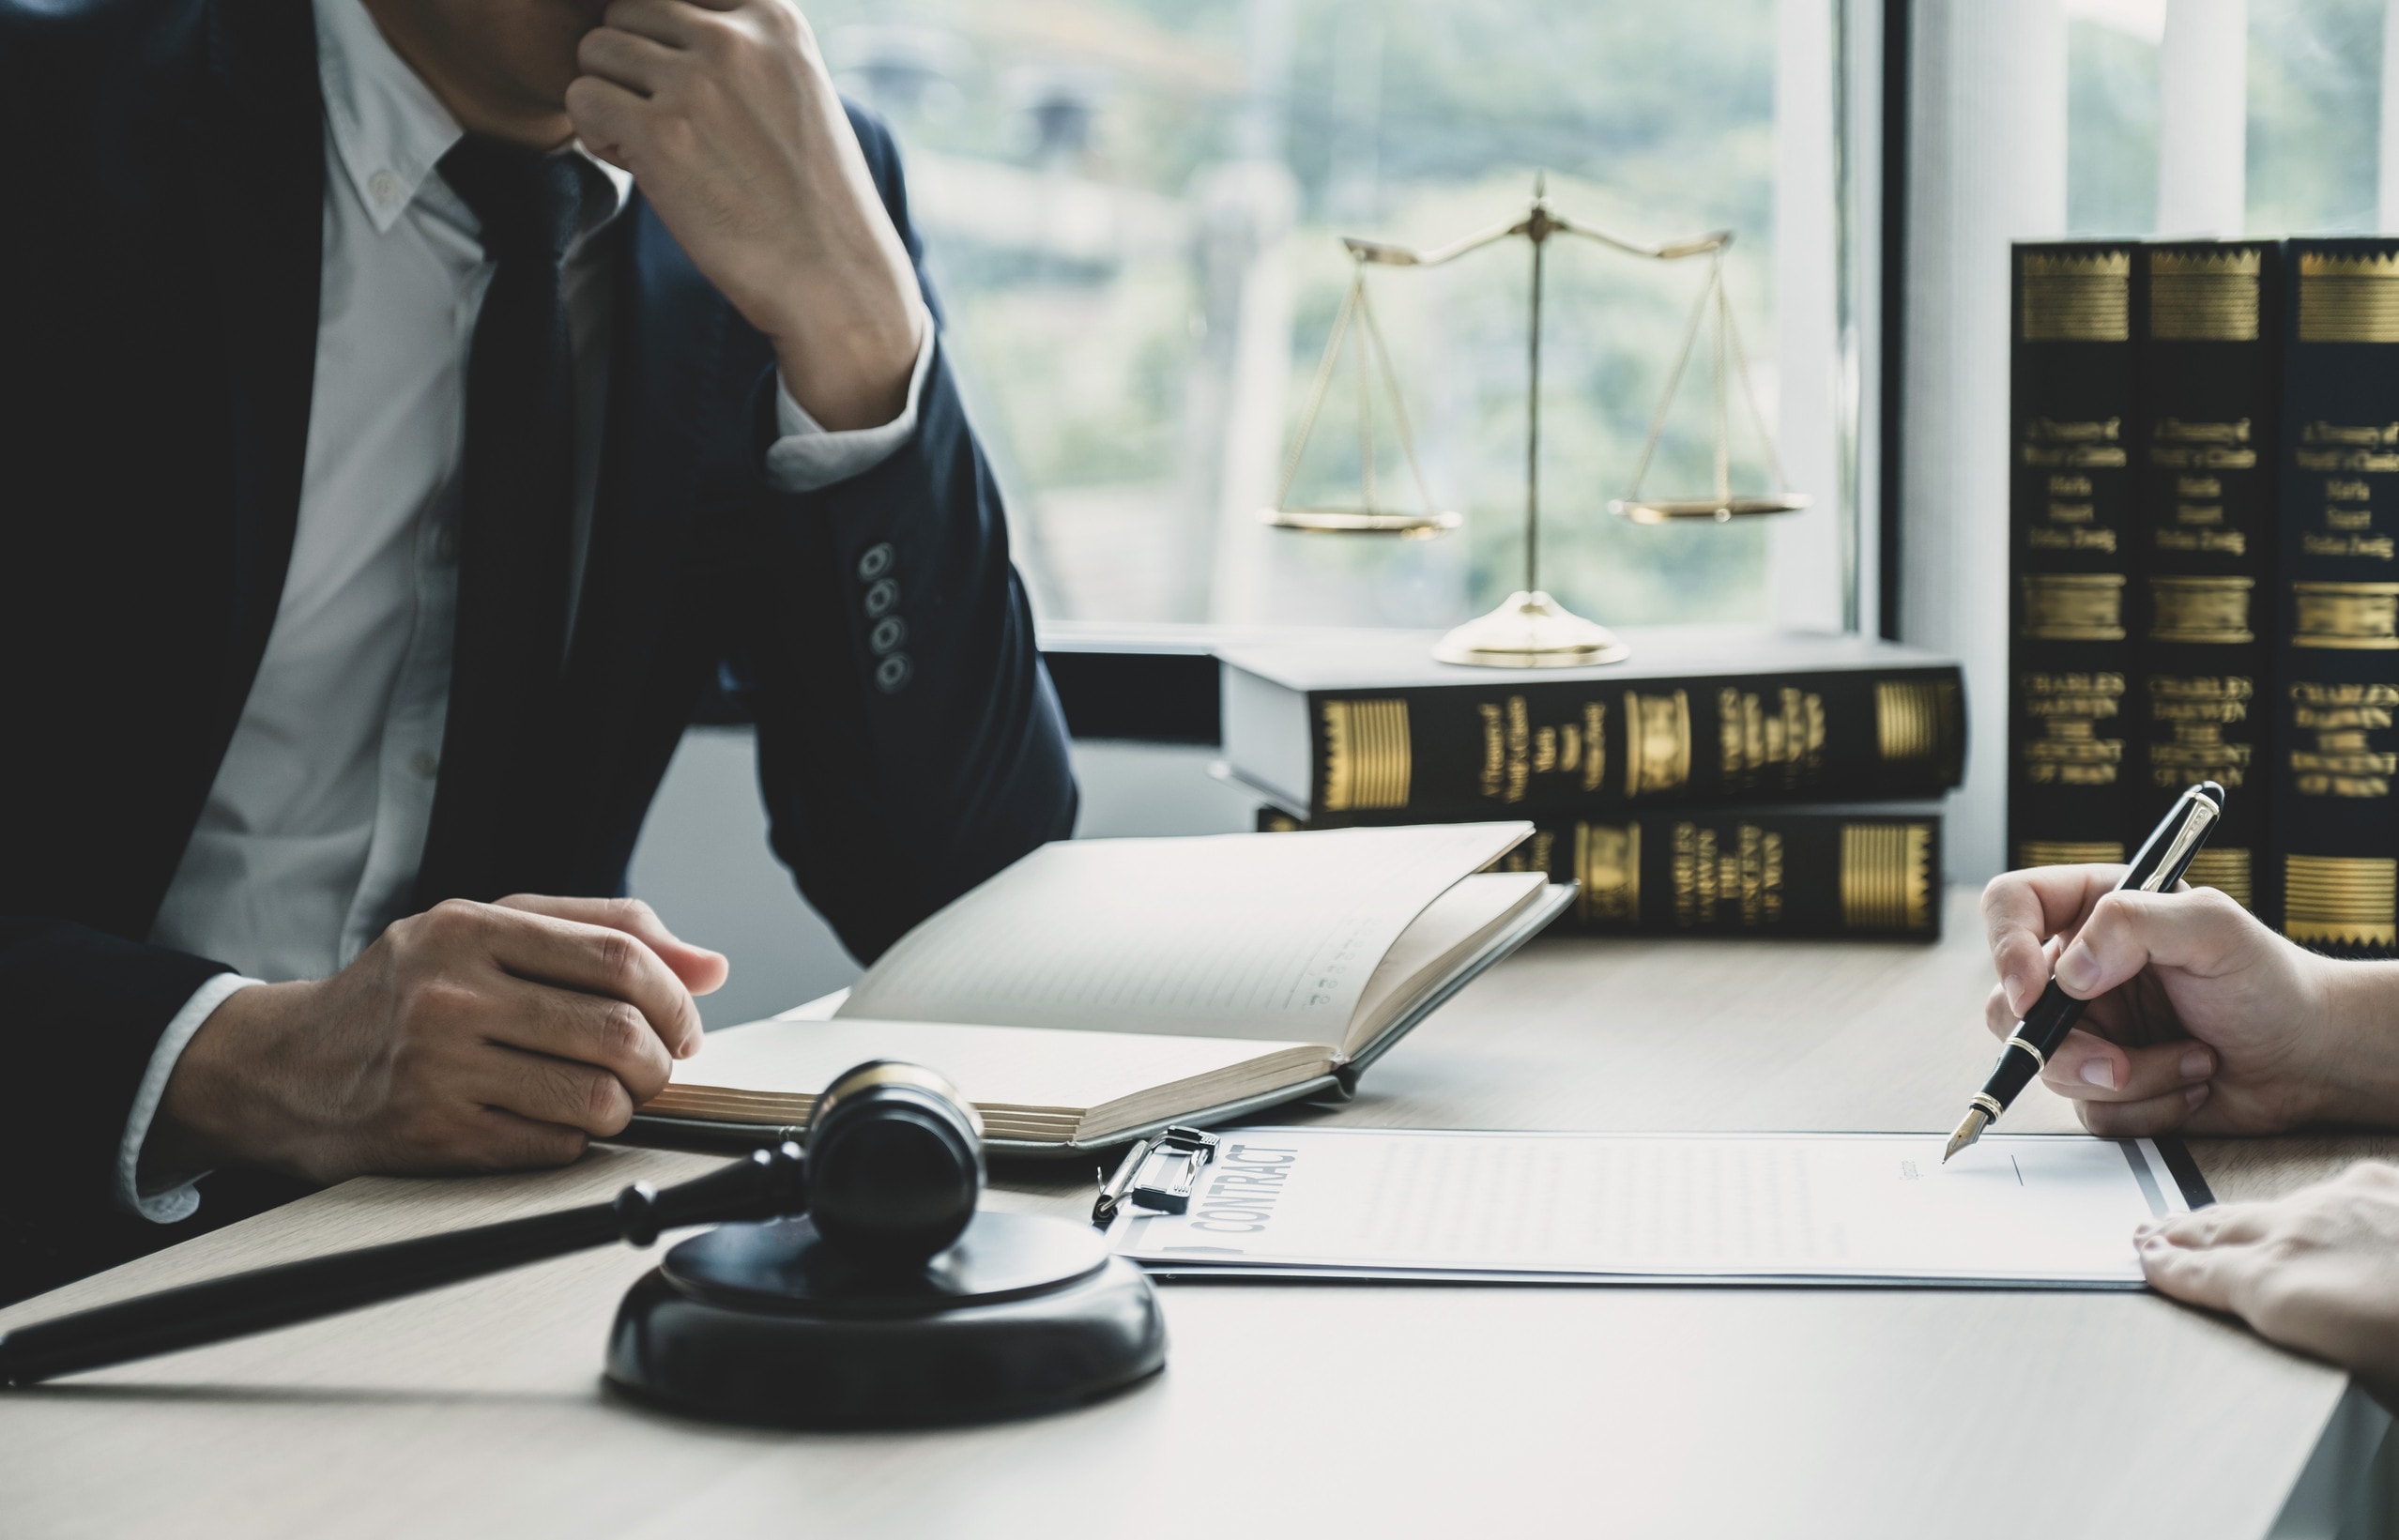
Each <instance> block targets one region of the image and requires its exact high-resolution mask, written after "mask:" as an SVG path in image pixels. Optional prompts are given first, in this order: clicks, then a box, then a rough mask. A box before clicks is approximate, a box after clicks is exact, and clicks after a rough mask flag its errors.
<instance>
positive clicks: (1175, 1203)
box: [1092, 1125, 1218, 1229]
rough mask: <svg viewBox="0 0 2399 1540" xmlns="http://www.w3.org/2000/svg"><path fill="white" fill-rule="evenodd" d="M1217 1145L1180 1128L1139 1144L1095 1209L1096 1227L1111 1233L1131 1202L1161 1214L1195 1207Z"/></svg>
mask: <svg viewBox="0 0 2399 1540" xmlns="http://www.w3.org/2000/svg"><path fill="white" fill-rule="evenodd" d="M1217 1142H1218V1141H1217V1138H1216V1136H1215V1135H1214V1134H1211V1133H1209V1132H1208V1131H1207V1130H1206V1129H1204V1128H1184V1127H1181V1126H1179V1125H1178V1126H1176V1127H1173V1128H1169V1129H1168V1130H1167V1131H1166V1132H1165V1133H1163V1134H1160V1135H1158V1136H1156V1137H1154V1138H1148V1139H1143V1140H1142V1141H1140V1142H1139V1143H1138V1144H1136V1145H1135V1146H1134V1147H1133V1148H1132V1149H1130V1150H1127V1151H1125V1152H1124V1159H1123V1162H1122V1163H1120V1164H1119V1165H1118V1166H1117V1167H1116V1174H1115V1175H1114V1176H1112V1177H1110V1178H1108V1184H1107V1185H1106V1186H1104V1187H1102V1188H1101V1189H1100V1195H1099V1201H1098V1202H1096V1203H1093V1205H1092V1223H1093V1225H1095V1226H1097V1227H1099V1228H1101V1229H1106V1228H1108V1226H1109V1225H1111V1224H1113V1223H1114V1222H1115V1220H1116V1212H1117V1210H1118V1209H1120V1208H1122V1207H1123V1205H1124V1204H1125V1203H1127V1202H1130V1203H1132V1204H1133V1205H1134V1206H1135V1207H1136V1208H1142V1209H1149V1210H1152V1211H1154V1212H1158V1213H1181V1212H1184V1211H1185V1210H1186V1209H1188V1208H1190V1207H1191V1195H1192V1193H1193V1192H1194V1191H1195V1190H1197V1189H1198V1187H1199V1171H1200V1168H1201V1167H1202V1166H1206V1165H1207V1164H1208V1163H1209V1162H1210V1161H1212V1160H1214V1159H1215V1156H1216V1145H1217Z"/></svg>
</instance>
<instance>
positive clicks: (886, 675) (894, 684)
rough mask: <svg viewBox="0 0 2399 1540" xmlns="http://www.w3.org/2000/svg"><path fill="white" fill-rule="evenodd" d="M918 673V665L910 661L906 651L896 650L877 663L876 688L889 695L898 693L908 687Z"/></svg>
mask: <svg viewBox="0 0 2399 1540" xmlns="http://www.w3.org/2000/svg"><path fill="white" fill-rule="evenodd" d="M915 673H916V665H915V664H914V663H909V661H908V654H907V653H905V652H894V653H893V654H892V655H891V656H890V657H888V658H886V659H884V660H883V661H882V662H881V663H877V664H876V665H875V688H876V689H878V690H880V691H881V692H882V693H883V694H887V695H896V694H899V693H900V692H901V691H903V690H905V689H907V688H908V681H909V678H910V677H911V676H913V675H914V674H915Z"/></svg>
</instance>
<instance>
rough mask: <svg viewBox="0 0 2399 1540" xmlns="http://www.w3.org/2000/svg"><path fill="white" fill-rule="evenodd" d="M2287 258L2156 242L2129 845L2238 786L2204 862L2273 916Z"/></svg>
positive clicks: (2261, 250)
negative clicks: (2274, 685) (2278, 467)
mask: <svg viewBox="0 0 2399 1540" xmlns="http://www.w3.org/2000/svg"><path fill="white" fill-rule="evenodd" d="M2279 257H2280V252H2279V251H2278V250H2277V249H2276V247H2275V246H2274V245H2272V244H2271V243H2269V242H2261V241H2239V242H2227V243H2221V244H2220V243H2216V242H2182V243H2176V244H2172V245H2153V246H2147V247H2143V248H2142V249H2141V252H2140V263H2141V266H2142V267H2143V269H2144V271H2145V274H2146V277H2147V284H2146V288H2147V295H2146V302H2145V303H2143V304H2142V305H2141V306H2140V308H2139V310H2138V311H2137V312H2136V313H2135V314H2134V317H2133V332H2134V335H2135V336H2136V338H2137V339H2138V343H2137V346H2138V349H2139V356H2140V374H2141V388H2140V393H2139V403H2138V406H2139V413H2138V416H2137V418H2136V419H2135V429H2134V432H2133V433H2132V435H2130V438H2131V449H2132V480H2133V508H2132V529H2133V541H2132V543H2133V547H2134V563H2133V564H2134V565H2135V567H2136V568H2137V569H2139V571H2140V572H2141V575H2142V581H2141V588H2142V591H2141V593H2140V595H2139V602H2138V603H2137V605H2136V606H2135V613H2136V615H2137V617H2138V620H2137V634H2136V637H2135V640H2134V643H2133V660H2134V663H2135V666H2136V671H2135V673H2134V676H2133V679H2134V684H2133V689H2132V700H2131V703H2130V705H2131V710H2130V712H2129V713H2128V714H2129V715H2130V716H2131V717H2132V723H2133V733H2132V736H2133V739H2134V752H2133V754H2132V759H2133V767H2132V778H2131V781H2132V805H2131V809H2130V816H2129V818H2128V821H2127V823H2126V826H2125V830H2126V838H2128V839H2132V840H2137V839H2139V838H2140V837H2141V836H2142V833H2143V831H2147V830H2148V829H2150V828H2152V827H2154V826H2155V825H2156V823H2157V821H2158V819H2159V818H2161V817H2162V816H2164V815H2165V811H2166V809H2167V807H2169V806H2170V805H2172V803H2173V801H2174V800H2175V799H2176V798H2177V797H2178V796H2180V795H2181V793H2182V790H2183V788H2184V787H2186V786H2190V785H2196V784H2197V783H2199V782H2201V781H2214V782H2217V783H2219V784H2220V785H2223V787H2224V790H2225V791H2226V793H2227V794H2228V795H2227V798H2226V800H2225V803H2224V817H2223V824H2222V825H2221V826H2220V827H2219V828H2218V829H2217V830H2216V832H2215V835H2214V837H2213V838H2212V839H2210V840H2209V841H2208V847H2207V848H2206V849H2205V850H2203V851H2201V852H2200V853H2199V855H2198V856H2197V858H2196V859H2194V860H2193V861H2192V863H2191V873H2190V880H2191V883H2192V885H2193V886H2194V887H2213V888H2220V889H2222V890H2223V891H2224V892H2227V893H2229V894H2231V895H2232V896H2233V897H2234V898H2236V899H2239V901H2240V902H2241V903H2242V904H2243V905H2245V906H2247V907H2249V908H2250V909H2251V910H2252V911H2253V912H2254V913H2257V914H2259V915H2262V916H2265V917H2267V918H2268V919H2269V922H2270V921H2271V920H2272V919H2273V917H2274V916H2275V915H2276V914H2277V912H2278V910H2277V905H2276V889H2277V887H2278V886H2279V885H2278V883H2276V881H2275V880H2274V878H2275V876H2276V874H2275V873H2274V872H2273V871H2272V869H2271V866H2272V863H2271V862H2270V861H2268V860H2267V845H2266V831H2267V823H2268V802H2269V797H2268V795H2267V781H2268V777H2267V774H2266V771H2267V770H2268V768H2269V765H2270V764H2271V763H2272V761H2271V759H2270V757H2269V750H2268V748H2267V747H2266V744H2267V741H2268V736H2269V735H2268V731H2267V723H2268V721H2269V716H2270V709H2269V702H2268V700H2267V695H2268V694H2269V688H2268V687H2269V666H2270V664H2271V648H2272V641H2271V638H2272V630H2271V628H2270V626H2269V623H2268V617H2269V614H2270V613H2271V611H2272V608H2273V596H2274V568H2275V556H2276V549H2275V547H2276V541H2277V539H2278V533H2277V528H2276V526H2277V522H2278V521H2277V519H2276V517H2275V499H2274V487H2275V480H2276V478H2275V464H2276V461H2275V447H2276V445H2275V441H2276V439H2277V437H2278V434H2277V431H2276V430H2277V428H2278V426H2279V424H2278V421H2277V418H2276V404H2275V400H2274V397H2275V374H2276V371H2275V368H2274V363H2273V361H2274V358H2276V356H2277V355H2276V351H2275V348H2274V332H2275V330H2276V322H2277V318H2278V304H2277V301H2278V300H2279V298H2280V297H2281V285H2280V284H2279V283H2278V282H2276V277H2277V274H2278V272H2279V269H2280V263H2279Z"/></svg>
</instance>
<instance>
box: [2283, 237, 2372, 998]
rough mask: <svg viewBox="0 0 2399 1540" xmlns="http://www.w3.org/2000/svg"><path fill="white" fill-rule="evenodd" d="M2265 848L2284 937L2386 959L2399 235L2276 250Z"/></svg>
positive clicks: (2317, 242) (2318, 242) (2291, 244)
mask: <svg viewBox="0 0 2399 1540" xmlns="http://www.w3.org/2000/svg"><path fill="white" fill-rule="evenodd" d="M2283 255H2284V306H2283V336H2284V344H2283V349H2282V358H2283V369H2282V382H2281V383H2282V390H2283V434H2282V456H2281V459H2282V467H2283V477H2282V480H2283V485H2282V498H2281V505H2282V509H2281V511H2282V541H2281V546H2282V552H2281V554H2282V564H2281V565H2282V572H2281V574H2280V575H2281V580H2282V581H2281V589H2280V592H2281V599H2282V603H2281V606H2280V613H2279V614H2278V615H2277V616H2276V618H2275V619H2276V627H2275V637H2276V644H2277V645H2276V661H2277V663H2278V664H2279V673H2280V677H2279V679H2278V680H2277V688H2276V692H2275V696H2276V699H2275V706H2276V714H2275V717H2274V719H2273V735H2274V740H2275V745H2274V747H2275V761H2274V766H2275V772H2276V773H2275V776H2274V786H2273V807H2272V812H2271V818H2272V830H2271V837H2272V846H2273V849H2274V853H2275V866H2276V869H2277V872H2278V875H2279V876H2280V877H2281V880H2282V887H2283V930H2284V934H2285V935H2287V936H2289V937H2290V938H2292V939H2293V940H2296V941H2299V942H2301V943H2303V944H2305V945H2308V946H2312V947H2317V948H2320V949H2322V950H2325V951H2329V952H2333V953H2342V954H2345V955H2352V956H2377V957H2379V956H2391V955H2393V954H2394V953H2399V905H2394V893H2395V892H2399V878H2395V877H2394V874H2399V815H2394V809H2393V803H2392V800H2391V783H2392V780H2393V777H2394V775H2399V732H2395V731H2394V730H2393V727H2392V722H2393V713H2394V712H2399V562H2394V561H2393V559H2392V558H2393V544H2392V541H2393V537H2394V536H2395V535H2399V240H2387V239H2355V240H2293V241H2289V242H2287V243H2285V245H2284V253H2283Z"/></svg>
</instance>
